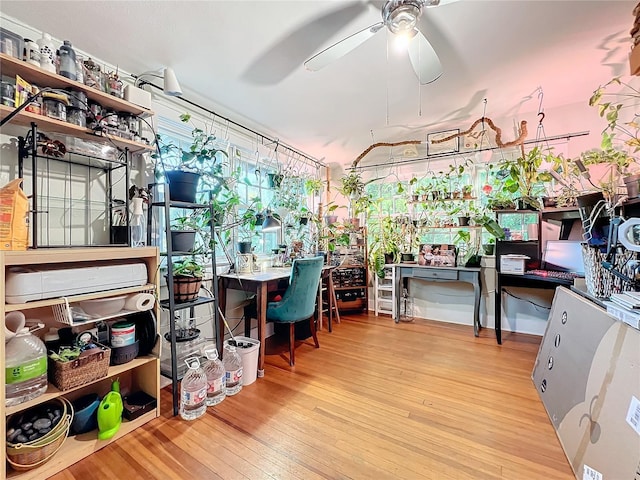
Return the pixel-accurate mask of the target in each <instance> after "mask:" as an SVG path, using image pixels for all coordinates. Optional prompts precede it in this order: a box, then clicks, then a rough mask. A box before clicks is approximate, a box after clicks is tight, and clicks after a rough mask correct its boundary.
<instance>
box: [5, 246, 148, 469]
mask: <svg viewBox="0 0 640 480" xmlns="http://www.w3.org/2000/svg"><path fill="white" fill-rule="evenodd" d="M131 260H138V261H142V262H144V263H145V265H146V268H147V283H146V284H145V285H141V286H139V287H127V288H119V289H116V290H108V291H103V292H96V293H89V294H82V295H74V296H70V297H68V298H50V299H45V300H35V301H31V302H27V303H22V304H15V303H7V302H6V299H5V288H4V287H5V284H4V279H5V278H6V271H7V269H9V268H11V267H15V266H22V267H27V266H41V267H42V266H46V267H53V268H55V267H56V266H59V267H60V268H63V267H64V266H67V265H68V264H70V263H73V265H74V266H78V265H87V266H88V265H94V264H96V262H100V261H109V262H114V263H125V262H127V261H131ZM157 272H158V250H157V248H155V247H144V248H126V247H112V248H83V249H80V248H78V249H64V250H63V249H38V250H29V251H23V252H13V251H9V252H0V275H2V277H1V278H2V280H0V294H1V295H2V297H1V301H0V318H3V319H4V315H5V314H6V313H7V312H12V311H21V312H23V313H24V314H25V316H26V317H27V318H31V319H35V318H37V319H38V320H40V321H41V322H43V323H44V324H45V328H48V327H64V326H65V325H64V324H63V323H58V322H56V320H55V318H56V315H57V314H56V313H54V310H59V309H61V307H67V306H68V304H74V303H77V302H80V301H84V300H91V299H99V298H107V297H115V296H118V295H125V294H130V293H139V292H155V291H156V286H157V284H158V282H157ZM62 311H65V310H64V309H62ZM156 313H157V309H156ZM156 317H157V315H156ZM4 337H5V330H4V328H0V356H1V357H2V359H3V360H4V356H5V343H4V341H5V339H4ZM157 338H158V336H157V328H156V344H155V347H154V348H153V350H152V351H151V353H150V354H148V355H145V356H138V357H137V358H135V359H133V360H132V361H130V362H128V363H124V364H122V365H114V366H111V367H109V370H108V373H107V376H106V377H103V378H101V379H99V380H96V381H93V382H90V383H88V384H85V385H81V386H79V387H76V388H71V389H69V390H65V391H64V392H63V391H60V390H59V389H58V388H56V387H55V386H54V385H52V384H51V383H50V384H49V387H48V389H47V391H46V393H44V394H43V395H40V396H39V397H37V398H35V399H33V400H29V401H27V402H24V403H22V404H20V405H16V406H11V407H5V387H4V385H5V370H4V368H2V369H0V372H1V373H0V378H1V379H2V388H1V389H0V392H1V393H0V409H2V412H3V416H4V417H5V418H4V420H5V421H3V422H2V427H1V428H0V438H2V444H1V445H2V449H3V451H4V450H6V443H5V438H6V420H7V419H8V417H9V416H10V415H12V414H14V413H18V412H21V411H23V410H25V409H27V408H30V407H33V406H35V405H40V404H42V403H44V402H46V401H48V400H52V399H55V398H59V397H61V396H64V397H65V398H66V399H67V400H69V401H73V400H75V399H77V398H79V397H81V396H83V395H86V394H88V393H97V394H98V395H100V396H102V395H104V394H106V393H107V392H108V391H109V389H110V387H111V382H112V381H113V380H115V379H116V378H119V380H120V383H121V388H122V391H123V394H124V393H125V392H135V391H144V392H145V393H147V394H149V395H150V396H152V397H154V398H156V399H158V406H157V407H156V408H155V409H152V410H150V411H148V412H146V413H144V414H143V415H141V416H140V417H138V418H136V419H135V420H132V421H126V420H123V422H122V424H121V426H120V430H119V431H118V433H116V435H115V436H114V437H113V438H112V439H111V440H98V438H97V437H98V436H97V432H96V431H93V432H88V433H86V434H82V435H75V436H69V437H68V438H67V439H66V440H65V441H64V443H63V444H62V447H61V448H60V450H59V451H58V452H57V453H56V454H55V455H54V456H53V457H52V458H51V460H49V461H48V462H46V463H44V464H43V465H42V466H40V467H38V468H34V469H32V470H27V471H22V472H19V471H15V470H13V469H12V468H11V467H10V466H8V464H7V463H6V462H5V466H4V467H3V469H2V471H1V472H0V473H2V475H0V478H10V479H12V478H19V479H42V478H46V477H49V476H51V475H54V474H55V473H57V472H60V471H62V470H64V469H65V468H67V467H69V466H70V465H72V464H74V463H76V462H77V461H79V460H81V459H82V458H84V457H86V456H88V455H91V454H92V453H93V452H94V451H96V450H99V449H101V448H102V447H105V446H107V445H109V443H111V442H113V441H115V440H117V439H118V438H120V437H122V436H123V435H126V434H127V433H129V432H131V431H132V430H135V429H136V428H138V427H139V426H141V425H143V424H145V423H147V422H149V421H150V420H152V419H154V418H156V417H158V416H159V415H160V407H159V404H160V402H159V398H160V383H159V379H160V360H159V341H158V340H157Z"/></svg>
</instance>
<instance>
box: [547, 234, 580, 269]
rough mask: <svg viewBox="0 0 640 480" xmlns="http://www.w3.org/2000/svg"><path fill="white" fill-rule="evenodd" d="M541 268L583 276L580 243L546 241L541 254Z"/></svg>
mask: <svg viewBox="0 0 640 480" xmlns="http://www.w3.org/2000/svg"><path fill="white" fill-rule="evenodd" d="M542 268H543V269H545V270H556V271H560V272H571V273H575V274H577V275H584V259H583V257H582V245H581V242H577V241H572V240H547V244H546V245H545V248H544V252H542Z"/></svg>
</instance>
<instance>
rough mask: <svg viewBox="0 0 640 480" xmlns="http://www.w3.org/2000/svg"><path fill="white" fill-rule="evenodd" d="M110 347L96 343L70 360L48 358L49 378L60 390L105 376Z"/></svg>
mask: <svg viewBox="0 0 640 480" xmlns="http://www.w3.org/2000/svg"><path fill="white" fill-rule="evenodd" d="M110 357H111V349H110V348H108V347H105V346H103V345H100V344H98V348H92V349H91V350H86V351H84V352H82V353H81V354H80V356H79V357H78V358H77V359H75V360H72V361H70V362H60V361H57V360H51V359H50V360H49V380H50V381H51V383H53V384H54V385H55V386H56V387H58V388H59V389H60V390H63V391H64V390H69V389H71V388H75V387H79V386H80V385H85V384H87V383H90V382H93V381H95V380H98V379H100V378H104V377H106V376H107V374H108V372H109V358H110Z"/></svg>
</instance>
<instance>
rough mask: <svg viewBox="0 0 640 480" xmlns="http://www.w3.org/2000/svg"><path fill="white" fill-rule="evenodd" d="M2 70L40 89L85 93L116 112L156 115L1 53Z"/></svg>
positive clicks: (4, 74) (146, 115) (9, 75)
mask: <svg viewBox="0 0 640 480" xmlns="http://www.w3.org/2000/svg"><path fill="white" fill-rule="evenodd" d="M0 70H2V75H3V76H7V77H13V76H15V75H20V76H21V77H22V78H24V79H25V80H26V81H27V82H29V83H32V84H35V85H38V86H39V87H40V88H44V87H53V88H62V89H65V88H72V89H74V90H79V91H81V92H84V94H85V95H86V96H87V99H89V100H93V101H95V102H97V103H99V104H100V105H102V106H103V107H105V108H108V109H110V110H115V111H116V112H128V113H131V114H133V115H138V116H142V117H149V116H152V115H153V114H154V113H153V111H151V110H148V109H146V108H143V107H141V106H139V105H136V104H134V103H131V102H127V101H126V100H122V99H121V98H118V97H114V96H113V95H109V94H108V93H105V92H101V91H100V90H97V89H95V88H93V87H89V86H87V85H85V84H84V83H80V82H76V81H75V80H71V79H69V78H67V77H63V76H62V75H58V74H57V73H52V72H49V71H47V70H44V69H42V68H40V67H36V66H35V65H31V64H30V63H27V62H23V61H22V60H18V59H17V58H15V57H12V56H10V55H7V54H5V53H0Z"/></svg>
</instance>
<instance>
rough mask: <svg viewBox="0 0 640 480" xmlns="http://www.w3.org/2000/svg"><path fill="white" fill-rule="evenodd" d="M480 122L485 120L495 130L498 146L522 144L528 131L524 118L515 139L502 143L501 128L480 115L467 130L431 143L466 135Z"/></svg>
mask: <svg viewBox="0 0 640 480" xmlns="http://www.w3.org/2000/svg"><path fill="white" fill-rule="evenodd" d="M480 122H486V123H487V125H489V128H491V130H493V131H494V132H496V145H498V147H500V148H506V147H513V146H515V145H522V143H523V142H524V139H525V138H527V135H528V134H529V132H528V131H527V121H526V120H522V121H521V122H520V135H519V136H518V138H516V139H515V140H513V141H511V142H506V143H503V142H502V129H501V128H500V127H497V126H496V124H495V123H493V120H491V119H490V118H489V117H482V118H479V119H478V120H476V121H475V122H473V124H472V125H471V128H469V129H468V130H465V131H464V132H460V133H456V134H454V135H449V136H448V137H445V138H441V139H439V140H433V142H432V143H443V142H447V141H449V140H452V139H454V138H456V137H461V136H463V135H468V134H470V133H471V132H472V131H473V130H474V129H475V128H476V127H477V126H478V124H479V123H480Z"/></svg>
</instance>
